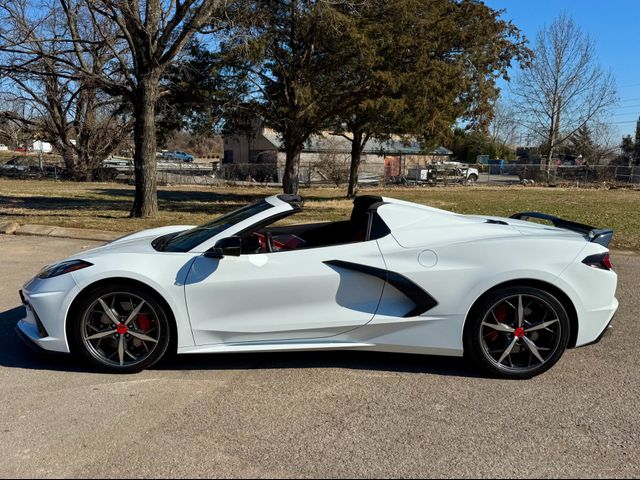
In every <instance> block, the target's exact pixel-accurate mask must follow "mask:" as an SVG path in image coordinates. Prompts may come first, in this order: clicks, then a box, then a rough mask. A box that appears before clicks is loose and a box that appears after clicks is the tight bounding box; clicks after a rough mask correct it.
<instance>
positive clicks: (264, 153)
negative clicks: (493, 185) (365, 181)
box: [222, 121, 453, 176]
mask: <svg viewBox="0 0 640 480" xmlns="http://www.w3.org/2000/svg"><path fill="white" fill-rule="evenodd" d="M335 154H338V155H340V156H344V159H345V161H347V160H348V158H349V157H350V154H351V142H350V141H349V140H347V139H346V138H344V137H343V136H342V135H337V134H335V133H332V132H328V131H327V132H322V133H321V134H319V135H313V136H311V137H310V138H309V140H308V141H307V142H306V143H305V145H304V149H303V151H302V153H301V155H300V170H301V172H302V173H301V174H302V175H305V172H310V171H311V170H313V165H314V164H317V163H318V162H321V161H323V159H324V158H326V156H327V155H335ZM451 155H453V152H451V151H450V150H448V149H446V148H444V147H439V148H437V149H436V150H434V151H433V152H430V153H428V154H425V153H424V152H423V151H422V149H421V147H420V145H419V144H418V143H417V142H415V141H414V142H407V141H404V140H403V139H400V138H399V137H397V138H392V139H391V140H389V141H385V142H381V141H378V140H375V139H372V140H369V142H367V145H366V146H365V148H364V151H363V152H362V165H363V168H362V170H363V171H364V172H366V173H369V174H376V175H385V176H395V175H400V174H404V173H405V172H406V170H407V169H409V168H411V167H413V166H416V165H425V164H429V163H436V162H443V161H448V160H450V158H451ZM285 161H286V155H285V152H284V148H283V145H282V141H281V140H280V137H279V135H278V134H277V133H276V132H275V131H274V130H273V129H271V128H269V127H266V126H265V125H264V124H263V123H262V122H260V121H256V124H255V127H254V129H253V132H250V133H244V132H242V133H241V132H233V131H232V132H228V133H227V134H225V135H224V158H223V160H222V164H223V165H229V164H275V165H276V166H277V167H278V170H281V168H282V167H284V164H285Z"/></svg>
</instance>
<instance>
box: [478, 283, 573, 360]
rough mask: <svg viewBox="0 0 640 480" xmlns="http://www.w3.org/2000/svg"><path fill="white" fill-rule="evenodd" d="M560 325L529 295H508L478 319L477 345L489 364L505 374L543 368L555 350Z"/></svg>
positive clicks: (551, 312) (540, 301) (547, 308)
mask: <svg viewBox="0 0 640 480" xmlns="http://www.w3.org/2000/svg"><path fill="white" fill-rule="evenodd" d="M561 337H562V323H561V322H560V318H559V316H558V313H557V312H556V310H555V309H554V308H553V307H552V306H551V305H550V304H549V303H548V302H547V301H546V300H545V299H543V298H541V297H538V296H536V295H531V294H521V295H511V296H509V297H506V298H503V299H502V300H500V301H498V302H497V303H495V304H494V305H493V306H492V307H491V308H490V309H489V310H488V311H487V313H486V314H485V316H484V318H483V319H482V325H481V328H480V345H481V348H482V352H483V354H484V355H485V356H486V357H487V358H488V359H489V361H490V362H491V363H492V364H493V365H494V366H496V367H497V368H499V369H500V370H503V371H507V372H526V371H530V370H534V369H537V368H539V367H540V366H542V365H544V364H545V363H546V362H547V361H548V360H549V359H550V358H552V357H553V355H554V354H555V353H556V351H557V350H558V347H559V345H560V342H561Z"/></svg>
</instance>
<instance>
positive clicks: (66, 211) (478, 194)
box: [0, 179, 640, 250]
mask: <svg viewBox="0 0 640 480" xmlns="http://www.w3.org/2000/svg"><path fill="white" fill-rule="evenodd" d="M274 193H278V190H275V189H269V188H262V187H253V188H243V187H211V186H179V187H161V188H160V190H159V202H160V210H161V211H160V214H159V216H158V217H157V218H155V219H152V220H140V219H130V218H128V213H129V208H130V206H131V202H132V200H133V188H132V187H131V186H128V185H123V184H117V183H73V182H56V181H48V180H46V181H44V180H43V181H32V180H5V179H0V222H4V221H15V222H18V223H40V224H48V225H60V226H68V227H85V228H97V229H103V230H112V231H118V232H129V231H135V230H140V229H143V228H149V227H153V226H160V225H168V224H199V223H203V222H205V221H207V220H208V219H210V218H211V217H213V216H215V215H218V214H220V213H222V212H226V211H228V210H230V209H233V208H236V207H238V206H241V205H244V204H246V203H247V202H251V201H255V200H256V199H258V198H262V197H264V196H267V195H272V194H274ZM301 193H302V195H303V196H304V197H305V198H306V204H305V210H304V212H302V213H301V214H299V215H297V216H296V217H295V221H296V222H309V221H319V220H336V219H340V218H344V217H346V216H348V214H349V212H350V209H351V203H350V202H349V201H348V200H345V199H344V190H342V189H335V188H309V189H303V190H302V192H301ZM363 193H371V194H381V195H386V196H390V197H396V198H401V199H404V200H410V201H414V202H418V203H423V204H428V205H432V206H435V207H439V208H444V209H448V210H452V211H454V212H459V213H474V214H487V215H503V216H505V215H506V216H508V215H510V214H512V213H515V212H519V211H531V210H535V211H542V212H546V213H550V214H553V215H558V216H560V217H563V218H567V219H571V220H575V221H577V222H582V223H587V224H591V225H595V226H598V227H611V228H613V229H614V230H615V231H616V235H615V237H614V243H613V246H615V247H617V248H625V249H631V250H640V209H639V208H638V204H639V200H640V191H638V190H631V189H613V190H610V189H604V188H602V189H577V188H543V187H521V186H513V187H504V186H500V187H485V186H475V187H435V188H422V187H419V188H389V189H384V190H380V189H366V190H364V191H363Z"/></svg>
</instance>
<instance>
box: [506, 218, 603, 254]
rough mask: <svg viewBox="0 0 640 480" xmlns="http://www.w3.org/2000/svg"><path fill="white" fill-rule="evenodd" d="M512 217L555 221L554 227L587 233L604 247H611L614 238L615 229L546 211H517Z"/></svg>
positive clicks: (594, 241)
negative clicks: (599, 226) (596, 226)
mask: <svg viewBox="0 0 640 480" xmlns="http://www.w3.org/2000/svg"><path fill="white" fill-rule="evenodd" d="M510 218H513V219H515V220H527V219H529V218H538V219H540V220H547V221H549V222H551V223H553V226H554V227H557V228H564V229H566V230H571V231H572V232H578V233H582V234H583V235H586V236H587V238H588V240H589V241H590V242H593V243H598V244H600V245H602V246H603V247H609V243H610V242H611V239H612V238H613V230H611V229H608V228H604V229H600V228H595V227H592V226H590V225H584V224H582V223H577V222H572V221H570V220H564V219H562V218H559V217H554V216H553V215H548V214H546V213H539V212H521V213H516V214H515V215H511V217H510Z"/></svg>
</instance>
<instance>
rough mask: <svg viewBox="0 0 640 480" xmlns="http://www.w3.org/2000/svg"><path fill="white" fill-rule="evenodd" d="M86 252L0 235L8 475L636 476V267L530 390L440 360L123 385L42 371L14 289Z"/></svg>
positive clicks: (618, 258) (617, 258)
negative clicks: (616, 305)
mask: <svg viewBox="0 0 640 480" xmlns="http://www.w3.org/2000/svg"><path fill="white" fill-rule="evenodd" d="M93 245H95V244H94V243H92V242H87V241H78V240H68V239H53V238H47V237H14V236H1V235H0V252H2V253H0V266H1V267H2V272H3V281H2V282H0V418H1V419H2V420H1V422H0V450H1V451H2V461H1V462H0V476H1V477H60V476H62V477H147V476H162V477H204V476H207V477H230V476H234V477H237V476H239V477H272V476H278V477H345V476H349V477H351V476H355V477H381V476H385V477H386V476H392V477H461V476H464V477H467V476H473V477H478V476H481V477H505V476H508V477H638V476H639V475H640V397H639V395H638V392H639V391H640V368H639V367H640V357H639V356H638V354H637V344H638V331H639V329H638V326H637V316H638V312H639V311H640V296H639V295H638V290H637V289H638V285H640V257H638V256H634V255H626V254H617V255H614V257H613V260H614V265H615V267H616V270H617V271H618V273H619V275H620V287H619V292H618V297H619V300H620V304H621V306H620V310H619V313H618V315H617V317H616V322H615V327H614V329H613V331H612V333H611V334H610V335H608V336H607V337H605V339H604V340H603V341H602V342H601V343H600V344H598V345H595V346H591V347H587V348H582V349H577V350H573V351H570V352H568V353H567V354H566V355H565V356H564V357H563V359H562V360H561V361H560V363H559V364H558V365H557V366H555V367H554V368H553V369H551V371H549V372H548V373H546V374H544V375H542V376H540V377H537V378H535V379H533V380H529V381H520V382H514V381H501V380H494V379H488V378H482V377H480V376H478V374H477V373H476V372H475V371H474V370H473V369H471V368H469V367H467V366H466V365H465V364H464V362H463V361H461V360H458V359H446V358H438V357H420V356H412V355H391V354H377V353H376V354H373V353H362V352H352V353H350V352H337V353H336V352H317V353H286V354H285V353H282V354H255V355H212V356H193V357H191V356H190V357H184V358H177V359H174V360H171V361H170V362H167V363H166V364H164V365H162V366H160V367H157V368H154V369H152V370H149V371H146V372H143V373H141V374H138V375H132V376H114V375H103V374H97V373H92V372H88V371H86V370H84V369H83V368H82V367H81V366H80V365H78V363H77V362H75V361H73V360H72V359H69V358H66V357H62V358H59V357H50V356H40V355H36V354H34V353H32V352H31V351H30V350H28V349H27V348H26V347H24V346H23V345H22V344H21V342H20V341H19V340H18V338H17V337H16V335H15V334H14V332H13V327H14V325H15V323H16V321H17V319H18V318H19V316H20V313H21V309H20V308H18V305H19V300H18V296H17V290H18V289H19V288H20V286H21V285H22V284H23V282H24V281H26V280H27V279H28V278H30V277H31V276H32V275H33V274H34V273H35V272H36V271H37V270H38V269H39V268H40V267H41V266H42V265H43V264H45V263H46V262H49V261H52V260H54V259H57V258H61V257H64V256H66V255H68V254H71V253H73V252H75V251H78V250H79V249H81V248H83V247H89V246H93Z"/></svg>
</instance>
